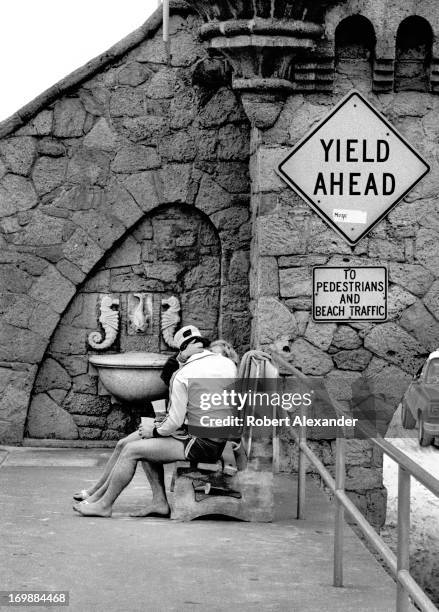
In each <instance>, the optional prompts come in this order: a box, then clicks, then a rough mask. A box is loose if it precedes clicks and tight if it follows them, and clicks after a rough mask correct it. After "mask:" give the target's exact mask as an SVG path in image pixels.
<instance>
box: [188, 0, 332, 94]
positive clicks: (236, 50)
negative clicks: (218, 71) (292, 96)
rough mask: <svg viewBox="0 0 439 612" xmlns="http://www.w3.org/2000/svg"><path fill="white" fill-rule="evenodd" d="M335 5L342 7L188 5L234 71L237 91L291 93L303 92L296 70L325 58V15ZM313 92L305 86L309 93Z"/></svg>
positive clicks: (324, 2) (319, 3) (278, 2)
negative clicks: (295, 79) (201, 19)
mask: <svg viewBox="0 0 439 612" xmlns="http://www.w3.org/2000/svg"><path fill="white" fill-rule="evenodd" d="M336 1H337V2H340V0H292V1H290V2H285V0H258V1H256V2H255V1H254V0H238V1H232V0H214V1H213V2H211V1H209V0H188V4H189V5H191V6H192V7H193V8H194V9H195V10H196V11H197V12H198V13H199V14H200V15H201V17H202V18H203V20H204V21H205V23H204V24H203V25H202V26H201V29H200V36H201V38H202V39H203V40H205V41H206V42H207V43H208V45H209V48H210V49H212V50H213V51H215V53H218V52H221V53H222V54H223V55H224V56H225V57H226V58H227V60H228V62H229V63H230V65H231V66H232V69H233V79H232V86H233V88H234V89H236V90H238V91H252V92H255V91H259V92H265V93H267V92H275V93H284V94H288V93H291V92H293V91H297V90H298V87H297V85H296V84H295V83H294V82H293V81H294V78H293V76H294V71H295V70H296V68H295V66H296V65H298V66H299V71H298V72H299V73H300V71H301V67H302V66H306V65H307V63H309V62H310V61H311V62H314V63H315V62H316V59H315V58H316V57H318V56H319V55H321V53H320V46H321V42H322V40H323V37H324V29H323V25H322V22H323V20H324V16H325V11H326V8H327V7H328V5H330V4H334V2H336ZM317 63H318V60H317ZM305 72H307V69H306V70H305ZM311 72H313V74H314V73H315V69H314V68H313V69H312V70H311ZM317 72H318V70H317ZM323 72H324V71H323ZM320 76H321V75H320ZM316 78H317V79H318V78H319V76H317V77H315V76H314V77H313V79H311V80H314V81H315V80H316ZM323 78H324V77H323ZM302 80H303V79H302ZM305 80H306V79H305ZM299 81H300V79H299ZM313 88H314V87H308V83H305V89H313ZM299 89H300V87H299Z"/></svg>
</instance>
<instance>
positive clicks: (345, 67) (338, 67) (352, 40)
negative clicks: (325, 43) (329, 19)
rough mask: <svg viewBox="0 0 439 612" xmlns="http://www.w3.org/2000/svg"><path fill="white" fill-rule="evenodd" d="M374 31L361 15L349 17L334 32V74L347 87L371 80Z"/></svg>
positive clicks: (374, 40)
mask: <svg viewBox="0 0 439 612" xmlns="http://www.w3.org/2000/svg"><path fill="white" fill-rule="evenodd" d="M375 44H376V37H375V31H374V28H373V26H372V24H371V23H370V21H369V20H368V19H366V17H363V16H362V15H351V16H350V17H347V18H346V19H344V20H343V21H341V22H340V23H339V24H338V26H337V29H336V31H335V73H336V78H337V79H340V78H341V79H343V80H344V79H346V80H347V81H349V85H351V86H352V85H353V84H355V82H357V81H359V80H360V81H364V80H369V81H370V80H371V78H372V63H373V60H374V55H375Z"/></svg>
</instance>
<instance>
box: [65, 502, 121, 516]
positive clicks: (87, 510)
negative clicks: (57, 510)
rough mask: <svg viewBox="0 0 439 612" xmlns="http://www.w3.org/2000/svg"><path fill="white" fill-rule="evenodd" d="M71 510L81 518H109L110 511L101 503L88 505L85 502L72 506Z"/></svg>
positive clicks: (109, 508) (110, 509)
mask: <svg viewBox="0 0 439 612" xmlns="http://www.w3.org/2000/svg"><path fill="white" fill-rule="evenodd" d="M73 509H74V510H76V512H79V514H82V516H102V517H104V518H109V517H110V516H111V511H112V508H111V507H108V506H104V504H102V503H101V502H96V503H95V504H90V503H88V501H87V500H85V501H83V502H81V503H79V504H77V505H76V506H73Z"/></svg>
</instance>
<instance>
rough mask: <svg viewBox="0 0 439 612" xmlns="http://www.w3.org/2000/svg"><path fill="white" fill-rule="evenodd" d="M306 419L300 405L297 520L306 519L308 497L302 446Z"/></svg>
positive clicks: (303, 408)
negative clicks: (306, 497) (306, 499)
mask: <svg viewBox="0 0 439 612" xmlns="http://www.w3.org/2000/svg"><path fill="white" fill-rule="evenodd" d="M304 418H306V411H305V406H304V405H303V403H302V404H301V405H300V420H301V425H300V429H299V475H298V483H297V484H298V486H297V518H298V519H303V518H305V495H306V458H305V453H304V452H303V450H302V448H301V445H302V444H306V425H304V424H303V419H304Z"/></svg>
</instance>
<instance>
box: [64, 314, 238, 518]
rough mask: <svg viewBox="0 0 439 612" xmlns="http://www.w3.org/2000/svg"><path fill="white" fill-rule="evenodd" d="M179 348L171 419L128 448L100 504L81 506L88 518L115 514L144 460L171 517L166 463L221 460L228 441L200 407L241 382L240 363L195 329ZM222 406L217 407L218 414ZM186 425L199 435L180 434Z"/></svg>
mask: <svg viewBox="0 0 439 612" xmlns="http://www.w3.org/2000/svg"><path fill="white" fill-rule="evenodd" d="M174 344H175V346H176V348H178V349H179V350H180V353H179V357H178V359H179V362H180V363H181V364H182V365H180V367H179V369H178V370H177V371H176V372H175V373H174V374H173V376H172V378H171V381H170V392H169V405H168V414H167V416H166V418H165V419H164V420H163V421H162V422H161V423H154V422H153V420H152V419H151V423H150V425H149V426H143V427H142V428H141V432H140V435H141V438H140V439H139V440H138V441H133V442H129V443H128V444H127V445H126V446H125V448H124V450H123V451H122V453H121V455H120V458H119V460H118V462H117V464H116V465H115V467H114V469H113V472H112V474H111V477H110V481H109V486H108V488H107V491H106V492H105V493H104V495H103V496H102V497H101V498H100V499H99V500H98V501H96V502H94V503H87V500H86V501H84V502H82V503H80V504H78V506H76V508H75V509H76V510H78V512H80V513H81V514H82V515H83V516H104V517H108V516H111V512H112V506H113V503H114V502H115V500H116V499H117V497H118V496H119V495H120V493H121V492H122V491H123V489H124V488H125V487H126V486H127V485H128V484H129V483H130V481H131V479H132V478H133V476H134V473H135V471H136V466H137V462H138V461H146V462H148V464H149V467H150V476H151V478H150V483H151V488H152V490H153V494H154V500H155V514H156V515H157V514H159V515H163V516H167V515H168V514H169V504H168V500H167V498H166V492H165V486H164V471H163V464H165V463H172V462H174V461H184V460H190V461H204V462H215V461H217V460H218V459H219V457H220V456H221V454H222V452H223V450H224V446H225V444H226V442H227V440H226V438H225V437H224V438H223V439H221V438H216V437H214V436H213V435H212V434H214V431H212V432H211V435H212V437H210V436H209V433H210V432H209V428H208V427H207V428H205V427H200V419H201V417H202V416H203V415H205V414H206V413H205V412H204V411H203V409H202V408H201V406H200V396H202V394H203V393H204V394H205V395H207V394H212V390H213V389H215V391H218V390H220V389H225V388H226V387H227V386H228V385H229V384H230V383H231V382H233V380H234V379H235V378H236V374H237V371H236V365H235V364H234V363H233V361H232V360H231V359H228V358H227V357H224V356H223V355H220V354H218V353H212V352H211V351H209V350H207V349H206V346H208V345H209V340H207V338H204V337H203V336H202V334H201V332H200V330H199V329H198V328H197V327H195V326H194V325H186V326H185V327H182V328H181V329H180V330H178V331H177V333H176V334H175V336H174ZM221 408H222V407H221V406H220V407H217V408H216V414H218V412H219V411H220V410H221ZM185 425H187V427H188V429H189V432H190V431H191V430H192V431H195V432H196V433H197V435H192V434H191V433H185V434H184V435H183V436H181V435H179V434H180V432H181V428H182V427H184V426H185ZM204 432H205V433H204ZM200 434H201V435H200Z"/></svg>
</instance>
